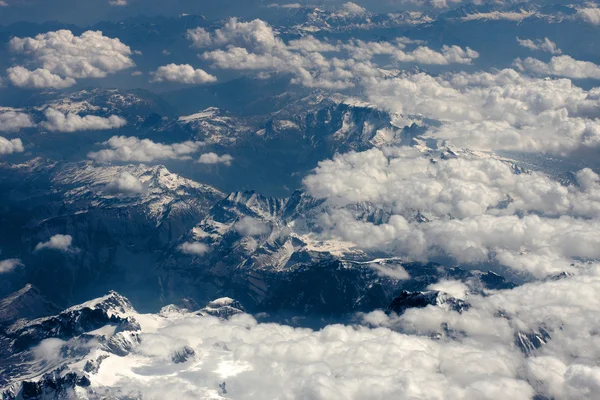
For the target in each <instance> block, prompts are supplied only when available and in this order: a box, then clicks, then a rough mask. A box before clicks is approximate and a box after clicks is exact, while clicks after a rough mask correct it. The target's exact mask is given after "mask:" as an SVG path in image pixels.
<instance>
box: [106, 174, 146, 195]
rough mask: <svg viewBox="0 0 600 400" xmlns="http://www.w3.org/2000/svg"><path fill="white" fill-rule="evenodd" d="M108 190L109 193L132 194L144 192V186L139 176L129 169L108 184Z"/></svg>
mask: <svg viewBox="0 0 600 400" xmlns="http://www.w3.org/2000/svg"><path fill="white" fill-rule="evenodd" d="M106 190H107V191H108V192H109V193H121V194H125V195H130V194H138V193H141V192H143V190H144V186H143V185H142V183H141V182H140V180H139V179H138V178H136V177H135V176H133V175H131V174H130V173H129V172H127V171H123V172H121V173H120V174H119V176H118V177H117V178H116V179H115V180H114V181H112V182H111V183H109V184H108V185H106Z"/></svg>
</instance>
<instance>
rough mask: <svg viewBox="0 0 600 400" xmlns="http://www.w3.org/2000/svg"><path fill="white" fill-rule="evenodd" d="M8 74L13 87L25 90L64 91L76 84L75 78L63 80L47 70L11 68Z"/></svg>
mask: <svg viewBox="0 0 600 400" xmlns="http://www.w3.org/2000/svg"><path fill="white" fill-rule="evenodd" d="M6 72H7V74H8V79H9V80H10V81H11V83H12V84H13V85H15V86H18V87H24V88H33V89H42V88H54V89H64V88H67V87H70V86H73V85H74V84H75V83H76V82H75V79H73V78H70V77H67V78H64V79H63V78H61V77H60V76H59V75H57V74H53V73H52V72H50V71H48V70H47V69H45V68H37V69H36V70H34V71H30V70H28V69H27V68H25V67H22V66H16V67H11V68H9V69H8V70H6Z"/></svg>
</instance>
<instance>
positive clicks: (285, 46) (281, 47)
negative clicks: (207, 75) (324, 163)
mask: <svg viewBox="0 0 600 400" xmlns="http://www.w3.org/2000/svg"><path fill="white" fill-rule="evenodd" d="M349 7H351V6H349ZM351 8H352V7H351ZM346 12H347V11H346ZM188 38H189V39H190V40H192V42H193V45H194V46H195V47H198V48H212V49H211V50H209V51H206V52H204V53H202V54H201V55H200V57H201V58H202V59H204V60H206V61H210V62H212V63H213V67H215V68H222V69H235V70H250V71H276V72H287V73H291V74H292V75H293V76H294V78H293V80H292V82H293V83H297V84H301V85H304V86H307V87H320V88H324V89H334V90H340V89H345V88H349V87H353V86H355V85H356V81H358V80H361V79H369V78H372V77H376V76H379V77H382V76H385V75H386V73H385V72H384V71H382V70H381V69H379V67H378V66H377V65H376V64H374V63H373V62H372V59H373V58H374V56H375V55H382V54H383V55H387V56H389V57H391V58H392V59H393V60H394V61H396V62H412V63H420V64H437V65H448V64H453V63H459V64H470V63H472V61H473V60H474V59H476V58H477V57H479V54H478V53H477V52H476V51H474V50H472V49H469V48H466V49H463V48H461V47H458V46H443V47H442V49H441V52H439V51H435V50H432V49H430V48H428V47H425V46H419V47H418V48H416V49H414V50H411V51H406V50H405V48H406V45H407V43H406V41H403V40H402V38H398V40H396V42H395V43H385V44H380V43H374V42H373V43H371V42H362V41H349V42H347V43H342V42H338V43H330V42H326V41H320V40H318V39H316V38H315V37H313V36H306V37H303V38H301V39H296V40H291V41H290V42H289V43H285V42H284V41H283V40H282V39H281V38H280V37H279V36H278V34H277V33H276V32H275V31H274V30H273V28H272V27H271V26H270V25H268V24H267V23H266V22H264V21H261V20H254V21H251V22H240V21H238V20H237V19H235V18H233V19H230V20H229V21H227V22H226V23H225V25H224V26H223V27H222V28H220V29H217V30H215V31H214V32H208V31H206V30H205V29H204V28H196V29H194V30H190V31H188ZM410 44H414V43H412V42H411V43H410ZM220 47H225V48H224V49H223V48H220ZM214 48H217V49H214ZM324 52H326V53H329V52H336V53H337V54H336V55H335V56H334V57H325V56H324V55H323V54H322V53H324Z"/></svg>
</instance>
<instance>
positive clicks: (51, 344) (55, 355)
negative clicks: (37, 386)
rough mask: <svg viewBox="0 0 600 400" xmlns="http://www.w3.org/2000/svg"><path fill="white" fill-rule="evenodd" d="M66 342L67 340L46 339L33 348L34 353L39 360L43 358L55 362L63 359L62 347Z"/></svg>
mask: <svg viewBox="0 0 600 400" xmlns="http://www.w3.org/2000/svg"><path fill="white" fill-rule="evenodd" d="M66 344H67V342H65V341H64V340H61V339H56V338H50V339H45V340H42V341H41V342H40V344H39V345H37V346H36V347H34V348H33V355H34V357H35V358H36V359H38V360H43V361H45V362H47V363H55V362H58V361H60V360H61V357H62V349H63V348H64V346H65V345H66Z"/></svg>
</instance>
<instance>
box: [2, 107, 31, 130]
mask: <svg viewBox="0 0 600 400" xmlns="http://www.w3.org/2000/svg"><path fill="white" fill-rule="evenodd" d="M33 126H35V124H34V122H33V120H32V119H31V117H30V116H29V115H27V114H25V113H22V112H18V111H13V110H8V111H3V110H0V131H1V132H15V131H18V130H19V129H22V128H31V127H33Z"/></svg>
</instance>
